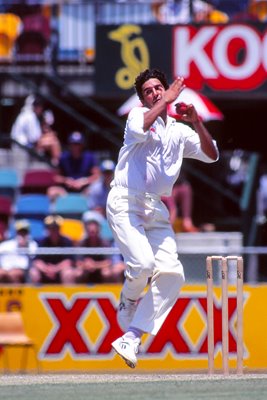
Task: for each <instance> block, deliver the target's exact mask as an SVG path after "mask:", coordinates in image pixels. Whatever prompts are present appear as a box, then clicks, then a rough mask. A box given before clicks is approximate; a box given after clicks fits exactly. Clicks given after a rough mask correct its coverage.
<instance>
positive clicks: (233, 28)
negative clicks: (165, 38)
mask: <svg viewBox="0 0 267 400" xmlns="http://www.w3.org/2000/svg"><path fill="white" fill-rule="evenodd" d="M173 75H174V76H183V77H185V78H186V79H189V80H190V86H191V87H192V88H193V89H199V90H201V89H202V88H203V86H204V85H206V86H208V87H209V88H211V89H213V90H219V91H233V90H242V91H251V90H256V89H257V88H259V87H260V86H261V85H263V84H264V83H265V81H266V77H267V35H266V30H265V31H264V32H261V31H260V30H258V29H257V27H256V26H252V25H245V24H229V25H228V24H227V25H223V26H220V25H206V26H202V27H200V28H197V27H196V26H176V27H174V28H173Z"/></svg>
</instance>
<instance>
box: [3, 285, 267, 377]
mask: <svg viewBox="0 0 267 400" xmlns="http://www.w3.org/2000/svg"><path fill="white" fill-rule="evenodd" d="M120 290H121V286H120V285H95V286H80V285H77V286H60V285H59V286H57V285H51V286H45V285H44V286H38V287H33V286H19V287H18V286H12V287H11V286H2V287H1V288H0V311H7V310H8V311H13V310H21V312H22V316H23V320H24V324H25V328H26V332H27V334H28V335H29V336H30V337H31V338H32V339H33V340H34V341H35V343H36V348H37V355H38V360H39V362H40V365H41V368H42V371H43V372H54V371H77V372H79V371H81V372H82V371H88V372H90V371H102V372H106V371H113V372H116V371H117V372H122V371H126V370H127V371H128V370H129V368H128V367H127V366H126V365H125V363H124V362H123V361H122V360H121V359H120V357H118V356H117V355H115V354H114V351H113V350H112V348H111V342H112V341H113V340H115V339H116V338H117V337H119V336H120V335H121V334H122V332H121V330H120V328H119V326H118V323H117V321H116V308H117V305H118V301H119V294H120ZM214 300H215V301H214V318H215V329H214V332H215V368H216V369H220V368H221V365H222V359H221V291H220V288H219V287H215V288H214ZM228 304H229V358H230V368H235V366H236V298H235V288H234V287H233V288H232V287H230V288H229V303H228ZM266 304H267V285H259V286H255V287H254V286H253V287H251V286H248V285H244V368H245V370H248V371H253V370H260V369H266V368H267V334H266V332H267V313H266ZM206 318H207V301H206V286H205V285H190V286H188V285H187V286H184V288H183V290H182V292H181V295H180V297H179V299H178V301H177V303H176V304H175V306H174V308H173V310H172V311H171V313H170V314H169V316H168V317H167V319H166V321H165V323H164V325H163V326H162V328H161V329H160V331H159V332H158V334H157V335H156V336H155V337H151V336H148V335H147V336H145V337H144V339H143V341H142V347H141V352H140V354H139V356H138V366H137V368H138V370H139V371H142V370H143V371H149V370H150V371H164V370H166V371H167V370H170V371H171V370H172V371H173V370H176V371H198V370H206V369H207V324H206ZM5 351H7V352H8V358H9V367H10V370H11V371H17V370H18V368H19V367H20V358H21V356H22V353H21V352H22V350H21V349H18V348H16V349H7V350H5ZM3 365H4V364H3V349H0V369H3ZM27 369H29V370H35V369H36V359H35V357H34V352H32V351H31V350H29V352H28V363H27Z"/></svg>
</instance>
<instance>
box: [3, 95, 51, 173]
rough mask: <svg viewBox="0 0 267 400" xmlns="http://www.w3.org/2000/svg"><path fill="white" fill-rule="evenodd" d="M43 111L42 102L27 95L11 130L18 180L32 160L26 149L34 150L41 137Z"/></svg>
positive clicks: (14, 163)
mask: <svg viewBox="0 0 267 400" xmlns="http://www.w3.org/2000/svg"><path fill="white" fill-rule="evenodd" d="M43 110H44V106H43V102H42V100H41V99H39V98H34V97H33V96H32V95H29V96H28V97H27V98H26V100H25V103H24V106H23V107H22V109H21V111H20V113H19V114H18V116H17V118H16V119H15V122H14V123H13V125H12V128H11V133H10V136H11V139H13V141H14V142H13V143H12V160H13V165H14V167H15V168H16V170H17V171H18V174H19V175H20V178H21V179H22V178H23V175H24V173H25V171H26V170H27V168H29V164H30V163H31V162H32V158H31V156H30V155H29V153H28V152H27V149H25V148H23V147H24V146H25V147H26V148H28V149H36V146H37V143H38V141H39V139H40V138H41V135H42V127H41V117H42V113H43Z"/></svg>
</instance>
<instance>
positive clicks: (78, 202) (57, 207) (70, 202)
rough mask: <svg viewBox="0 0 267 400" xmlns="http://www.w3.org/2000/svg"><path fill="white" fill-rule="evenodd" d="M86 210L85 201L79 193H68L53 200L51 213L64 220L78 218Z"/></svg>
mask: <svg viewBox="0 0 267 400" xmlns="http://www.w3.org/2000/svg"><path fill="white" fill-rule="evenodd" d="M87 210H88V206H87V199H86V197H85V196H84V195H82V194H80V193H69V194H67V195H65V196H60V197H58V198H57V199H56V200H55V203H54V206H53V213H54V214H59V215H61V216H62V217H66V218H80V217H81V215H82V214H83V213H84V212H85V211H87Z"/></svg>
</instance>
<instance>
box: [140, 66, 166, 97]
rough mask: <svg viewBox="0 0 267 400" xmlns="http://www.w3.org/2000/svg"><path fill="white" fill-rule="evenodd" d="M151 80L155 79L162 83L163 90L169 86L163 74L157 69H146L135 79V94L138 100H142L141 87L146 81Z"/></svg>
mask: <svg viewBox="0 0 267 400" xmlns="http://www.w3.org/2000/svg"><path fill="white" fill-rule="evenodd" d="M151 78H157V79H158V80H159V81H160V82H161V83H162V85H163V87H164V88H165V89H168V87H169V84H168V82H167V78H166V75H165V74H164V72H162V71H160V70H158V69H146V70H145V71H143V72H141V73H140V74H139V75H138V76H137V77H136V79H135V83H134V87H135V90H136V93H137V95H138V97H139V99H140V100H142V99H143V93H142V86H143V84H144V83H145V82H146V81H148V80H149V79H151Z"/></svg>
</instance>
